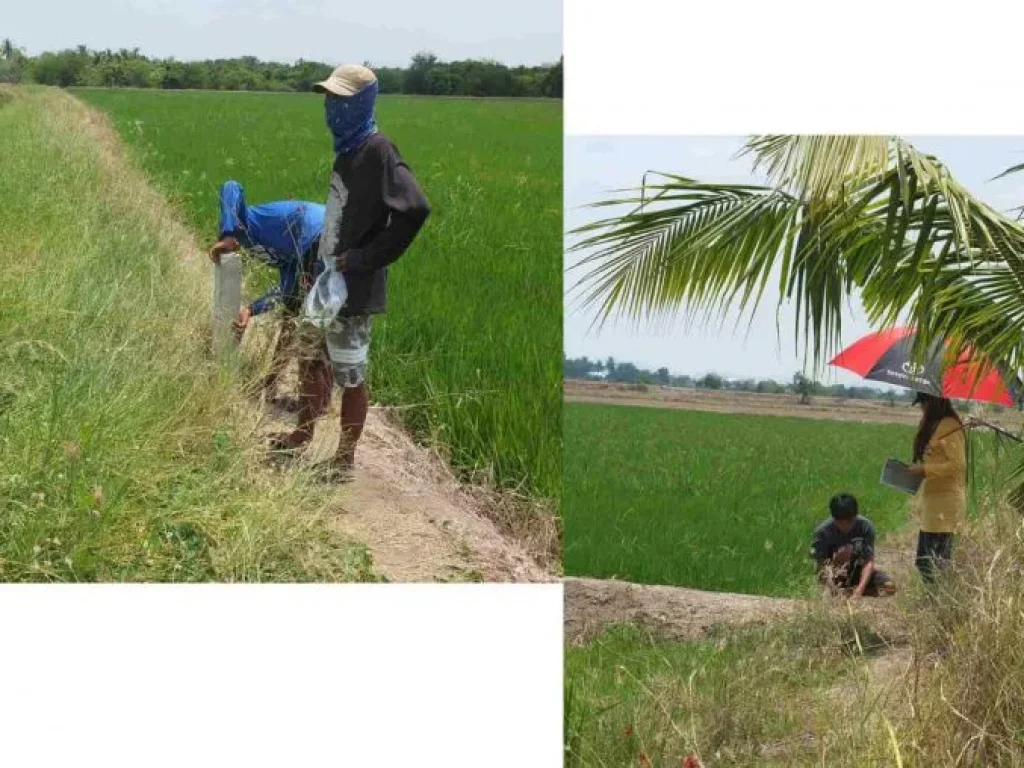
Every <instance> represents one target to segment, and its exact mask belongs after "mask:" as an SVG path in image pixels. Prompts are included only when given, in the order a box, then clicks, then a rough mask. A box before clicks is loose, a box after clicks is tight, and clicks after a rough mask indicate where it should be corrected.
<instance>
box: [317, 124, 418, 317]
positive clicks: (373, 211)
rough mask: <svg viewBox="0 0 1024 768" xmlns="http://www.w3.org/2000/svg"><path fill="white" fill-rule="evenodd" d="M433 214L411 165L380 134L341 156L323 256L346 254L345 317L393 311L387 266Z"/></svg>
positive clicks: (331, 195) (327, 216) (326, 218)
mask: <svg viewBox="0 0 1024 768" xmlns="http://www.w3.org/2000/svg"><path fill="white" fill-rule="evenodd" d="M429 215H430V204H429V203H428V202H427V199H426V197H425V196H424V195H423V192H422V190H421V189H420V187H419V184H417V182H416V178H415V177H414V176H413V174H412V171H411V170H410V169H409V166H408V165H407V164H406V163H405V161H404V160H403V159H402V156H401V155H400V154H399V152H398V149H397V148H396V147H395V145H394V144H392V143H391V142H390V141H389V140H388V139H387V138H386V137H385V136H384V135H382V134H380V133H377V134H374V135H373V136H371V137H370V138H369V139H367V141H366V143H365V144H363V146H361V147H360V148H359V149H358V150H356V151H355V152H353V153H351V154H348V155H345V154H339V155H337V157H336V158H335V161H334V168H333V170H332V173H331V185H330V191H329V193H328V197H327V210H326V212H325V214H324V229H323V235H322V238H321V241H320V255H321V258H332V257H339V256H342V255H344V256H345V260H344V262H343V264H342V270H343V272H344V273H345V283H346V285H347V287H348V301H347V302H346V304H345V306H344V307H343V308H342V310H341V314H342V315H372V314H380V313H382V312H385V311H386V310H387V268H388V265H390V264H393V263H394V262H395V261H396V260H397V259H398V258H399V257H400V256H401V255H402V254H403V253H405V251H406V249H408V247H409V245H410V244H411V243H412V241H413V240H414V239H415V238H416V235H417V234H418V233H419V231H420V229H421V228H422V227H423V223H424V222H425V221H426V220H427V216H429Z"/></svg>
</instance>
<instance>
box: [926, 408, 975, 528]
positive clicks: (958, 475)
mask: <svg viewBox="0 0 1024 768" xmlns="http://www.w3.org/2000/svg"><path fill="white" fill-rule="evenodd" d="M922 463H923V464H924V482H923V483H921V487H920V488H919V489H918V491H917V497H916V500H915V511H916V514H917V518H918V521H919V523H920V526H921V530H922V531H925V532H926V533H953V532H954V531H955V530H956V529H957V526H959V525H960V523H962V522H963V521H964V520H965V519H966V517H967V441H966V439H965V437H964V429H963V427H962V426H961V425H960V424H959V423H958V422H957V420H956V419H954V418H952V417H948V416H947V417H946V418H944V419H943V420H942V421H940V422H939V426H938V427H936V429H935V434H934V435H932V438H931V440H929V441H928V447H927V448H926V449H925V452H924V460H923V462H922Z"/></svg>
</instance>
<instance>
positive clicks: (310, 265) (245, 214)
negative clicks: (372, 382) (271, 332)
mask: <svg viewBox="0 0 1024 768" xmlns="http://www.w3.org/2000/svg"><path fill="white" fill-rule="evenodd" d="M323 228H324V206H322V205H320V204H318V203H310V202H306V201H303V200H282V201H279V202H275V203H264V204H262V205H246V203H245V190H243V189H242V185H241V184H239V183H238V182H237V181H226V182H224V185H223V186H222V187H221V188H220V230H219V235H218V238H217V242H216V243H215V244H214V246H213V248H211V249H210V258H211V259H212V260H213V261H214V263H217V262H219V261H220V257H221V255H222V254H225V253H231V252H233V251H237V250H239V249H240V248H244V249H246V250H247V251H249V252H250V253H252V254H253V255H254V256H256V257H257V258H259V259H260V260H261V261H263V262H265V263H267V264H270V265H271V266H273V267H276V268H277V271H278V274H279V282H278V285H277V286H276V287H274V288H273V289H271V290H270V291H269V292H268V293H266V294H265V295H263V296H261V297H259V298H258V299H256V300H255V301H253V302H251V303H250V304H247V305H246V306H244V307H242V308H241V310H240V311H239V313H238V317H237V319H236V320H235V322H234V327H235V332H236V333H237V334H238V336H239V337H241V335H242V334H243V333H245V329H246V327H247V326H248V325H249V322H250V321H251V320H252V318H253V317H255V316H256V315H260V314H263V313H264V312H268V311H271V310H275V309H276V310H278V311H280V312H281V314H282V315H283V317H284V325H283V326H282V328H281V335H280V336H279V338H278V343H277V346H276V348H275V349H274V355H273V361H272V364H271V372H270V374H269V375H268V376H267V377H266V378H265V379H264V381H263V386H264V391H265V392H266V394H267V396H268V397H272V396H273V395H274V388H275V386H276V384H277V378H278V376H279V374H280V372H281V368H282V366H283V365H284V363H285V360H284V359H283V358H284V351H285V349H286V348H287V347H288V346H289V345H290V344H291V342H292V339H293V337H294V331H295V322H296V320H297V318H298V316H299V314H300V313H301V311H302V300H303V298H304V297H305V293H306V291H307V290H308V289H309V286H310V285H311V284H312V282H313V280H314V279H315V278H316V276H317V275H318V274H319V272H320V270H321V269H322V267H323V264H322V263H321V261H320V259H319V258H318V253H319V244H320V234H321V232H322V231H323Z"/></svg>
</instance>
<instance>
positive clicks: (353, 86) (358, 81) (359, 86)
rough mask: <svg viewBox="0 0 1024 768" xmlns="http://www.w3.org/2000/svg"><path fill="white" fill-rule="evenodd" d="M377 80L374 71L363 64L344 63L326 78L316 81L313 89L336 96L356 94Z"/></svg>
mask: <svg viewBox="0 0 1024 768" xmlns="http://www.w3.org/2000/svg"><path fill="white" fill-rule="evenodd" d="M376 80H377V76H376V75H375V74H373V71H372V70H370V69H368V68H367V67H364V66H362V65H361V64H342V65H341V66H340V67H338V68H337V69H336V70H334V71H333V72H331V76H330V77H328V78H327V79H326V80H323V81H321V82H319V83H315V84H314V85H313V90H314V91H316V92H317V93H325V92H326V93H333V94H334V95H335V96H355V95H356V94H357V93H359V92H360V91H361V90H363V88H365V87H366V86H368V85H370V84H371V83H373V82H375V81H376Z"/></svg>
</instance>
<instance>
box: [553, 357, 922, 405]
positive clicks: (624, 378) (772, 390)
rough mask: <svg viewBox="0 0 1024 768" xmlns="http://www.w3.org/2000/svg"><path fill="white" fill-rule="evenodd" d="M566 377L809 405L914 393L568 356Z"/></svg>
mask: <svg viewBox="0 0 1024 768" xmlns="http://www.w3.org/2000/svg"><path fill="white" fill-rule="evenodd" d="M562 372H563V375H564V376H565V378H567V379H591V380H594V379H600V380H604V381H614V382H619V383H623V384H640V385H660V386H663V387H682V388H686V389H709V390H719V391H724V392H756V393H759V394H767V395H781V394H795V395H799V396H800V399H801V401H802V402H809V401H810V399H811V397H815V396H820V397H834V398H843V399H849V400H881V401H885V402H888V403H895V402H896V401H897V400H908V399H910V398H912V397H913V392H910V391H909V390H907V391H906V392H898V393H897V392H896V391H894V390H881V389H876V388H874V387H851V386H847V385H845V384H834V385H832V386H825V385H824V384H822V383H821V382H820V381H817V380H815V379H812V378H809V377H807V376H805V375H804V374H803V373H802V372H797V373H795V374H793V378H792V379H791V380H790V381H788V382H779V381H776V380H775V379H755V378H746V379H727V378H725V377H724V376H720V375H719V374H717V373H707V374H705V375H703V376H699V377H694V376H685V375H684V376H676V375H673V374H671V373H669V370H668V368H658V369H657V370H654V371H651V370H648V369H646V368H639V367H637V366H636V365H634V364H633V363H628V362H626V363H623V362H617V361H616V360H615V358H613V357H609V358H608V359H607V360H591V359H590V358H588V357H577V358H571V357H565V358H564V363H563V368H562Z"/></svg>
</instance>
